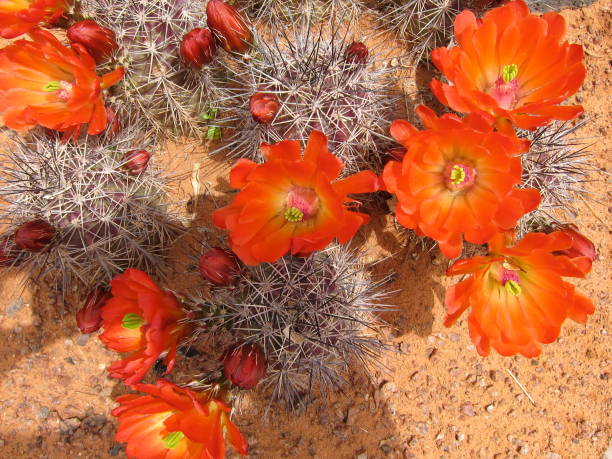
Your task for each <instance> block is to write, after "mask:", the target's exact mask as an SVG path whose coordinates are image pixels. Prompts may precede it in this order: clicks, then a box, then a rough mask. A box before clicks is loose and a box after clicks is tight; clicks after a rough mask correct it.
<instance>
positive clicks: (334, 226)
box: [213, 131, 378, 265]
mask: <svg viewBox="0 0 612 459" xmlns="http://www.w3.org/2000/svg"><path fill="white" fill-rule="evenodd" d="M261 151H262V153H263V155H264V156H265V158H266V162H265V163H263V164H257V163H255V162H253V161H250V160H248V159H241V160H239V161H238V162H237V163H236V165H235V166H234V167H233V168H232V171H231V173H230V186H231V187H232V188H239V189H240V192H239V193H238V194H237V195H236V196H235V197H234V200H233V201H232V203H231V204H230V205H228V206H226V207H223V208H221V209H218V210H216V211H215V212H214V213H213V222H214V224H215V226H217V227H218V228H223V229H227V230H228V231H229V233H230V234H229V246H230V248H231V249H232V251H233V252H234V253H235V254H236V255H237V256H238V258H240V259H241V260H242V261H243V262H245V263H246V264H248V265H256V264H259V263H262V262H265V261H267V262H273V261H276V260H278V259H279V258H280V257H282V256H283V255H285V254H286V253H288V252H290V253H292V254H293V255H299V256H305V255H308V254H310V253H311V252H313V251H315V250H321V249H323V248H324V247H326V246H327V245H329V244H330V243H331V242H332V241H333V240H334V238H337V239H338V241H340V243H342V244H344V243H346V242H347V241H348V240H349V239H351V238H352V237H353V236H354V235H355V233H356V232H357V230H358V229H359V228H360V227H361V225H363V224H365V223H367V222H368V221H369V216H368V215H366V214H362V213H358V212H354V211H353V209H355V205H356V204H358V201H355V200H354V199H352V198H350V197H349V196H348V195H349V194H358V193H368V192H371V191H377V190H378V177H377V176H376V174H374V172H372V171H362V172H359V173H357V174H354V175H351V176H348V177H346V178H343V179H340V180H337V178H338V176H339V175H340V172H341V171H342V168H343V163H342V161H341V160H340V159H339V158H338V157H336V156H334V155H332V154H331V153H330V152H329V150H328V149H327V137H325V135H324V134H323V133H322V132H319V131H313V132H312V133H311V134H310V138H309V139H308V144H307V145H306V149H305V150H304V153H303V155H302V153H301V145H300V142H299V141H297V140H284V141H282V142H278V143H275V144H273V145H269V144H266V143H264V144H262V145H261Z"/></svg>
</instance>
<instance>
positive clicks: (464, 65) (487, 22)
mask: <svg viewBox="0 0 612 459" xmlns="http://www.w3.org/2000/svg"><path fill="white" fill-rule="evenodd" d="M564 34H565V21H564V20H563V17H562V16H561V15H559V14H557V13H554V12H550V13H546V14H544V15H542V16H541V17H539V16H536V15H533V14H529V8H528V7H527V5H526V4H525V3H524V2H523V1H522V0H515V1H512V2H509V3H506V4H505V5H504V6H501V7H499V8H495V9H493V10H491V11H489V12H487V13H486V14H485V15H484V17H483V18H482V20H478V19H476V17H475V16H474V13H472V12H471V11H463V12H462V13H461V14H459V15H458V16H457V17H456V19H455V37H456V39H457V42H458V43H459V46H456V47H454V48H451V49H448V48H438V49H435V50H434V51H433V52H432V54H431V58H432V61H433V63H434V64H435V65H436V67H438V68H439V69H440V70H441V71H442V73H443V74H444V75H445V76H446V78H447V79H448V80H449V81H450V82H451V83H452V85H447V84H443V83H441V82H440V81H438V80H435V79H434V80H433V81H432V82H431V89H432V91H433V92H434V94H435V95H436V97H437V98H438V99H439V100H440V102H442V103H443V104H445V105H448V106H449V107H451V108H452V109H453V110H456V111H458V112H463V113H471V112H475V111H484V112H486V113H489V114H490V115H493V116H494V117H496V118H507V119H509V120H510V121H511V122H512V123H513V124H514V125H515V126H518V127H520V128H522V129H535V128H536V127H538V126H544V125H546V124H548V123H550V122H551V120H569V119H572V118H575V117H577V116H580V115H581V114H582V112H583V109H582V107H581V106H579V105H574V106H559V105H558V104H560V103H561V102H563V101H564V100H565V99H567V98H568V97H570V96H571V95H573V94H574V93H575V92H576V91H578V88H579V87H580V85H581V84H582V82H583V80H584V76H585V68H584V63H583V59H584V53H583V51H582V47H581V46H580V45H570V44H568V43H567V41H564V42H561V40H562V39H563V35H564Z"/></svg>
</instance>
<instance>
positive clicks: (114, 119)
mask: <svg viewBox="0 0 612 459" xmlns="http://www.w3.org/2000/svg"><path fill="white" fill-rule="evenodd" d="M105 110H106V122H107V127H106V134H107V135H108V136H110V138H112V137H114V136H116V135H117V134H119V132H121V129H122V128H123V126H121V119H120V118H119V115H117V112H115V110H113V109H112V108H110V107H105Z"/></svg>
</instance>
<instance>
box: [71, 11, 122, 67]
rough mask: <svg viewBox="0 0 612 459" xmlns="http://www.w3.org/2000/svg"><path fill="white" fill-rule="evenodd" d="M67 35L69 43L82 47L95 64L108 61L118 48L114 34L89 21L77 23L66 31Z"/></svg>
mask: <svg viewBox="0 0 612 459" xmlns="http://www.w3.org/2000/svg"><path fill="white" fill-rule="evenodd" d="M67 35H68V39H69V40H70V43H79V44H81V45H83V46H84V47H85V49H86V50H87V52H88V53H89V54H91V55H92V57H93V58H94V59H95V60H96V62H102V61H104V60H106V59H108V58H109V57H111V56H112V55H113V53H114V52H115V51H117V49H118V48H119V45H118V44H117V40H116V39H115V32H113V31H112V30H110V29H107V28H106V27H102V26H101V25H99V24H98V23H97V22H96V21H93V20H91V19H86V20H84V21H79V22H77V23H76V24H74V25H73V26H71V27H70V28H69V29H68V32H67Z"/></svg>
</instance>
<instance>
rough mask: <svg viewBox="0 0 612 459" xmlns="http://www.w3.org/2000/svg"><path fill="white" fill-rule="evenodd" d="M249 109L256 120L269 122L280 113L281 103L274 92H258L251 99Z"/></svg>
mask: <svg viewBox="0 0 612 459" xmlns="http://www.w3.org/2000/svg"><path fill="white" fill-rule="evenodd" d="M249 109H250V110H251V115H252V116H253V119H254V120H255V121H257V122H258V123H261V124H269V123H271V122H272V120H273V119H274V117H275V116H276V114H277V113H278V110H279V109H280V105H279V103H278V99H277V98H276V96H275V95H274V94H270V93H263V92H256V93H255V94H253V95H252V96H251V99H250V100H249Z"/></svg>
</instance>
